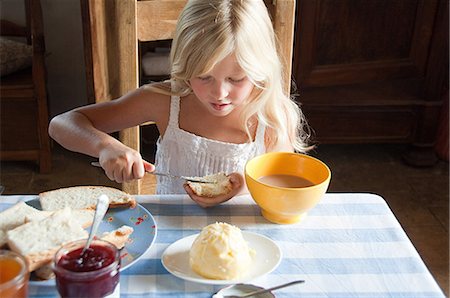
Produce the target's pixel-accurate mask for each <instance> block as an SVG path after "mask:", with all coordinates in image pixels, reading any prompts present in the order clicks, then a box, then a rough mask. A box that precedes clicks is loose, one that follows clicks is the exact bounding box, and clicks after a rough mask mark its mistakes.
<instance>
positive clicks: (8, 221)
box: [0, 202, 47, 231]
mask: <svg viewBox="0 0 450 298" xmlns="http://www.w3.org/2000/svg"><path fill="white" fill-rule="evenodd" d="M46 216H47V214H46V213H45V212H44V213H43V212H42V211H41V210H38V209H36V208H33V207H31V206H29V205H27V204H26V203H25V202H18V203H16V204H15V205H13V206H11V207H9V208H8V209H6V210H4V211H2V212H0V230H4V231H7V230H11V229H13V228H15V227H18V226H20V225H23V224H24V223H26V222H27V220H26V219H27V218H34V219H36V220H40V219H43V218H45V217H46Z"/></svg>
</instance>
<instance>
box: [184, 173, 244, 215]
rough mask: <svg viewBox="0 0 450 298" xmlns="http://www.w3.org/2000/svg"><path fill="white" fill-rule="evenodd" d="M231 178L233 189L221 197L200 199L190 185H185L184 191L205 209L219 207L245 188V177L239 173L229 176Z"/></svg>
mask: <svg viewBox="0 0 450 298" xmlns="http://www.w3.org/2000/svg"><path fill="white" fill-rule="evenodd" d="M228 177H230V182H231V185H232V189H231V191H230V192H229V193H227V194H224V195H219V196H216V197H212V198H211V197H200V196H198V195H196V194H195V193H194V192H193V191H192V189H191V188H190V187H189V185H187V184H185V185H184V189H185V190H186V193H187V194H188V195H189V196H190V197H191V199H192V200H193V201H194V202H196V203H197V204H199V205H200V206H202V207H203V208H207V207H213V206H216V205H219V204H220V203H223V202H226V201H228V200H229V199H231V198H232V197H234V196H236V195H237V194H239V193H240V192H241V191H242V190H243V189H244V186H245V181H244V177H243V176H242V175H241V174H239V173H231V174H229V175H228Z"/></svg>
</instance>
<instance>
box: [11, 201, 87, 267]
mask: <svg viewBox="0 0 450 298" xmlns="http://www.w3.org/2000/svg"><path fill="white" fill-rule="evenodd" d="M6 235H7V239H8V246H9V248H10V249H11V250H13V251H15V252H17V253H19V254H21V255H22V256H24V257H25V259H26V260H27V263H28V270H29V271H30V272H31V271H34V270H35V269H37V268H39V267H41V266H42V265H44V264H46V263H48V262H49V261H51V259H52V258H53V256H54V255H55V253H56V251H57V250H58V249H59V248H60V247H61V246H62V245H64V244H65V243H68V242H71V241H75V240H79V239H84V238H87V236H88V233H87V231H85V230H84V229H83V227H82V226H81V224H80V223H79V222H78V221H76V220H73V214H72V210H71V209H70V208H64V209H61V210H58V211H55V212H53V213H52V214H50V215H49V216H48V217H46V218H44V219H42V220H38V221H31V222H29V223H26V224H24V225H21V226H18V227H17V228H15V229H12V230H9V231H7V232H6Z"/></svg>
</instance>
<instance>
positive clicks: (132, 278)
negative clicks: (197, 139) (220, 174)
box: [0, 193, 444, 298]
mask: <svg viewBox="0 0 450 298" xmlns="http://www.w3.org/2000/svg"><path fill="white" fill-rule="evenodd" d="M33 198H35V197H34V196H2V197H0V210H3V209H6V208H7V207H9V206H11V204H13V203H15V202H16V201H18V200H29V199H33ZM137 199H138V202H139V203H140V204H142V205H143V206H144V207H145V208H147V209H148V210H149V211H150V213H151V214H152V215H153V217H154V219H155V221H156V223H157V229H158V232H157V237H156V240H155V243H154V244H153V246H152V247H151V249H150V250H149V251H148V253H147V254H146V255H145V256H144V257H143V258H142V259H141V260H140V261H138V262H137V263H136V264H134V265H133V266H131V267H130V268H128V269H127V270H125V271H123V272H122V273H121V278H120V292H121V297H196V298H197V297H211V295H212V294H213V293H215V292H216V291H217V290H218V289H219V288H220V287H219V286H212V285H203V284H197V283H193V282H185V281H184V280H182V279H179V278H177V277H175V276H173V275H171V274H170V273H168V272H167V271H166V270H165V269H164V267H163V266H162V264H161V260H160V258H161V255H162V253H163V251H164V250H165V249H166V248H167V247H168V246H169V245H170V244H171V243H173V242H175V241H176V240H178V239H181V238H183V237H185V236H189V235H192V234H196V233H199V232H200V230H201V229H202V228H203V227H204V226H206V225H208V224H210V223H214V222H216V221H223V222H228V223H230V224H233V225H236V226H238V227H240V228H241V229H242V230H247V231H252V232H256V233H260V234H262V235H265V236H267V237H269V238H271V239H272V240H274V241H275V242H276V243H277V244H278V245H279V246H280V247H281V250H282V254H283V258H282V261H281V263H280V265H279V266H278V267H277V268H276V269H275V270H274V271H273V272H272V273H270V274H268V275H266V276H263V277H260V278H258V279H256V280H253V281H252V283H253V284H256V285H259V286H263V287H270V286H275V285H278V284H282V283H285V282H289V281H292V280H295V279H304V280H305V281H306V282H305V283H304V284H300V285H295V286H292V287H289V288H284V289H279V290H277V291H275V292H274V294H275V295H276V296H277V297H340V298H341V297H342V298H349V297H364V298H368V297H374V298H375V297H376V298H382V297H402V298H406V297H410V298H420V297H427V298H430V297H444V294H443V293H442V291H441V289H440V288H439V286H438V285H437V283H436V282H435V280H434V279H433V277H432V275H431V274H430V272H429V271H428V269H427V267H426V266H425V264H424V263H423V261H422V259H421V258H420V256H419V255H418V253H417V251H416V249H415V248H414V246H413V245H412V243H411V242H410V240H409V239H408V237H407V235H406V234H405V232H404V231H403V229H402V227H401V226H400V224H399V223H398V221H397V219H396V218H395V216H394V215H393V213H392V212H391V210H390V209H389V207H388V205H387V204H386V202H385V201H384V200H383V198H382V197H380V196H378V195H374V194H362V193H353V194H349V193H342V194H326V195H325V197H324V198H323V199H322V201H321V202H320V203H319V204H318V205H317V206H316V207H315V208H314V209H313V210H311V211H310V212H309V214H308V216H307V217H306V218H305V219H304V220H303V221H302V222H300V223H298V224H293V225H277V224H272V223H270V222H268V221H266V220H265V219H264V218H263V217H262V216H261V215H260V210H259V207H258V206H257V205H255V203H254V202H253V201H252V199H251V198H250V197H249V196H247V195H244V196H240V197H237V198H235V199H234V200H232V202H228V203H226V204H223V205H220V206H217V207H214V208H210V209H203V208H201V207H199V206H197V205H196V204H195V203H193V202H192V201H191V200H190V199H189V198H188V197H187V196H183V195H168V196H157V195H151V196H138V197H137ZM30 296H31V297H47V296H48V297H54V296H56V290H55V288H53V287H36V286H31V287H30Z"/></svg>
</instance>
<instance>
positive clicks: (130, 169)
mask: <svg viewBox="0 0 450 298" xmlns="http://www.w3.org/2000/svg"><path fill="white" fill-rule="evenodd" d="M121 145H123V144H121ZM99 162H100V165H101V166H102V168H103V169H104V171H105V174H106V176H108V178H109V179H110V180H112V181H116V182H118V183H123V182H129V181H131V180H134V179H141V178H142V177H144V175H145V172H146V171H147V172H152V171H154V170H155V166H154V165H152V164H151V163H149V162H147V161H145V160H143V159H142V157H141V154H140V153H139V152H137V151H136V150H133V149H131V148H129V147H127V146H125V145H123V146H120V145H119V146H108V147H107V148H106V149H104V150H102V151H101V152H100V154H99Z"/></svg>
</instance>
